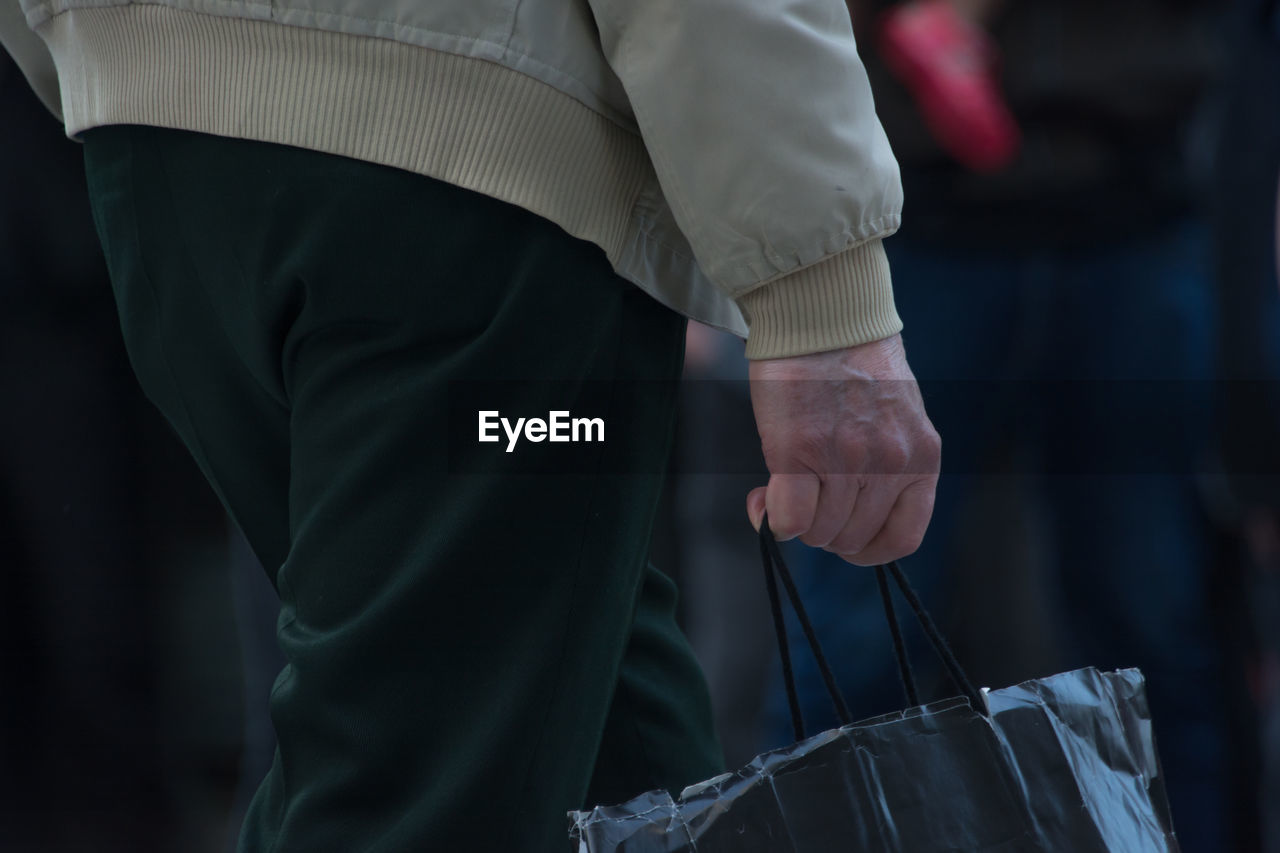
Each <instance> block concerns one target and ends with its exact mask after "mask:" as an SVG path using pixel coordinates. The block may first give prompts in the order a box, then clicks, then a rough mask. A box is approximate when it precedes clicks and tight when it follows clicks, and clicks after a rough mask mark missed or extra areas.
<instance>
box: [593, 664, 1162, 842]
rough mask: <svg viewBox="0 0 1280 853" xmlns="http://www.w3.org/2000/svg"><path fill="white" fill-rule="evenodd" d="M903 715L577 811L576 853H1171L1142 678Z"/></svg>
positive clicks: (1079, 680)
mask: <svg viewBox="0 0 1280 853" xmlns="http://www.w3.org/2000/svg"><path fill="white" fill-rule="evenodd" d="M984 695H985V698H986V700H987V703H988V707H989V710H990V717H984V716H983V715H982V714H980V713H977V712H976V711H974V710H973V709H972V708H971V707H970V704H969V701H968V700H967V699H964V698H959V699H952V700H947V701H944V702H937V703H933V704H930V705H924V706H921V707H916V708H911V709H908V710H907V711H903V712H900V713H896V714H891V715H887V716H882V717H876V718H874V719H871V720H866V721H863V722H860V723H855V724H853V725H849V726H843V727H841V728H838V729H831V730H830V731H826V732H823V733H822V734H819V735H816V736H814V737H811V738H808V739H806V740H804V741H801V742H800V743H797V744H795V745H794V746H792V747H789V748H787V749H782V750H775V751H773V752H768V753H765V754H764V755H761V756H759V757H757V758H756V759H755V760H754V761H752V762H751V763H750V764H749V765H747V767H745V768H743V769H742V770H740V771H738V772H737V773H732V774H725V775H723V776H719V777H716V778H715V779H711V780H708V781H706V782H703V783H700V784H698V785H694V786H691V787H690V788H688V789H686V790H685V791H684V792H683V794H682V795H681V797H680V799H679V800H675V801H673V800H672V799H671V797H670V796H669V795H668V794H667V793H666V792H662V791H659V792H651V793H648V794H644V795H641V796H639V797H636V798H635V799H633V800H631V801H629V802H627V803H623V804H621V805H617V806H599V807H596V808H594V809H592V810H591V811H585V812H572V813H571V817H572V819H573V826H572V829H571V835H572V836H573V838H574V839H575V840H577V842H578V844H579V851H580V853H685V851H688V853H757V851H758V853H833V851H857V853H933V852H934V851H937V852H938V853H942V851H957V852H958V851H964V852H965V853H996V851H999V853H1015V851H1053V853H1177V851H1178V845H1177V841H1176V840H1175V838H1174V835H1173V828H1172V822H1171V819H1170V816H1169V808H1168V803H1167V800H1166V798H1165V793H1164V785H1163V782H1162V780H1161V777H1160V770H1159V762H1158V760H1157V758H1156V751H1155V745H1154V741H1153V738H1152V733H1151V722H1150V713H1149V711H1148V708H1147V702H1146V695H1145V690H1144V685H1143V680H1142V674H1141V673H1140V672H1139V671H1138V670H1136V669H1127V670H1121V671H1119V672H1111V673H1101V672H1098V671H1097V670H1096V669H1092V668H1089V669H1081V670H1076V671H1074V672H1066V673H1061V674H1059V675H1055V676H1051V677H1049V678H1042V679H1036V680H1033V681H1027V682H1024V683H1022V684H1020V685H1017V686H1015V687H1009V688H1006V689H1004V690H995V691H991V692H988V693H985V694H984Z"/></svg>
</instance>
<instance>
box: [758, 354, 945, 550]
mask: <svg viewBox="0 0 1280 853" xmlns="http://www.w3.org/2000/svg"><path fill="white" fill-rule="evenodd" d="M750 378H751V404H752V407H753V408H754V409H755V416H756V426H757V428H758V429H759V431H760V441H761V443H762V444H763V448H764V459H765V463H766V464H767V465H768V466H769V473H770V477H769V484H768V486H761V487H760V488H757V489H753V490H752V491H751V493H750V494H749V495H747V514H748V516H749V517H750V518H751V523H752V524H753V525H754V526H755V527H756V528H757V529H759V527H760V519H761V517H762V516H763V514H764V512H765V510H768V512H769V526H770V527H771V528H772V529H773V532H774V534H775V535H776V536H777V537H778V539H779V540H783V539H792V538H795V537H797V536H798V537H800V539H801V541H803V542H805V543H807V544H809V545H813V546H815V547H818V548H824V549H826V550H828V551H831V552H833V553H835V554H839V555H840V556H841V557H843V558H844V559H845V560H847V561H849V562H850V563H854V564H857V565H861V566H869V565H876V564H879V563H887V562H888V561H890V560H896V559H898V558H899V557H904V556H906V555H907V554H910V553H912V552H913V551H915V550H916V548H918V547H919V546H920V540H921V539H922V538H923V537H924V532H925V528H927V527H928V526H929V517H930V516H931V515H932V514H933V498H934V489H935V488H936V486H937V483H938V467H939V464H940V461H941V454H942V443H941V440H940V439H939V438H938V433H937V431H936V430H934V428H933V424H931V423H930V422H929V418H928V416H927V415H925V412H924V402H923V400H921V397H920V389H919V387H918V386H917V385H916V380H915V376H913V375H912V373H911V368H910V367H908V366H907V358H906V354H905V352H904V351H903V348H902V339H901V338H900V337H899V336H897V335H895V336H893V337H892V338H886V339H885V340H882V341H875V342H873V343H869V344H863V345H861V346H857V347H851V348H849V349H844V350H836V351H833V352H824V353H816V354H814V355H803V356H796V357H794V358H779V359H763V360H759V361H753V362H751V366H750Z"/></svg>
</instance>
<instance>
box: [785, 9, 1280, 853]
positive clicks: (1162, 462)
mask: <svg viewBox="0 0 1280 853" xmlns="http://www.w3.org/2000/svg"><path fill="white" fill-rule="evenodd" d="M852 5H853V9H852V10H851V11H852V14H853V15H854V18H855V26H856V27H858V28H864V27H865V28H866V29H868V30H869V31H871V32H876V30H877V28H878V27H880V26H884V27H887V28H888V29H887V30H880V31H879V32H878V33H877V34H876V35H877V37H876V38H874V39H872V38H870V37H869V34H867V35H864V36H863V42H864V43H872V42H873V41H874V42H876V43H878V44H879V45H880V46H881V48H882V49H884V48H888V50H889V54H887V55H886V57H885V58H887V59H888V60H889V61H879V60H878V59H871V58H869V59H868V64H869V66H870V71H871V77H872V81H873V88H874V91H875V93H876V99H877V109H878V112H879V114H880V116H881V118H882V120H883V121H884V124H885V127H886V130H887V131H888V133H889V135H890V139H891V141H892V142H893V145H894V148H895V151H896V152H897V154H898V157H899V160H900V162H901V163H902V168H903V180H904V187H905V190H906V194H907V199H908V204H907V208H906V211H905V216H904V225H903V228H902V230H901V231H900V233H899V234H898V235H896V236H895V237H894V238H893V239H892V240H889V241H887V243H886V247H887V249H888V252H889V254H890V257H891V261H892V264H893V269H894V275H895V281H896V289H897V293H898V300H899V302H898V304H899V309H900V310H901V311H902V314H903V317H904V320H905V322H906V324H907V329H908V331H907V333H906V342H907V344H908V346H909V347H910V351H911V354H912V361H913V364H914V365H915V366H916V370H917V374H918V375H919V376H920V377H921V382H922V387H923V388H924V390H925V394H926V401H927V403H928V405H929V407H930V412H931V414H933V416H934V418H935V420H936V422H937V423H938V424H939V429H940V431H941V433H942V434H943V435H944V436H945V438H946V444H947V446H946V456H945V466H944V473H945V475H946V476H945V478H944V481H943V483H942V484H941V485H940V487H939V491H938V501H937V505H936V510H935V521H934V524H933V527H932V529H931V532H930V535H929V536H928V537H927V538H926V540H925V543H924V545H923V546H922V548H921V550H920V551H919V552H918V554H917V555H916V556H915V557H913V558H912V559H910V560H907V561H906V562H905V563H904V567H905V569H906V571H907V572H908V574H909V575H910V576H911V577H912V578H913V579H914V580H915V582H916V583H917V584H918V586H919V587H920V588H921V591H922V595H923V597H924V599H925V602H926V604H927V605H928V604H932V605H933V609H934V610H936V611H944V610H947V609H954V610H955V612H954V622H955V627H954V628H953V630H952V633H953V635H954V636H953V639H955V640H956V641H957V643H958V645H960V646H961V647H963V648H964V649H966V650H967V651H966V658H965V659H966V660H968V661H969V662H970V665H971V671H972V674H973V675H974V676H975V677H976V678H977V679H978V680H979V681H980V682H981V683H983V684H989V685H991V686H993V687H998V686H1004V685H1007V684H1010V683H1015V682H1017V681H1019V680H1022V679H1025V678H1030V677H1036V676H1043V675H1047V674H1049V673H1052V672H1056V671H1062V670H1066V669H1072V668H1076V667H1081V666H1089V665H1092V666H1097V667H1099V668H1105V669H1113V668H1117V667H1129V666H1137V667H1140V668H1141V669H1142V670H1143V672H1144V674H1145V675H1146V678H1147V684H1148V694H1149V697H1150V701H1151V706H1152V709H1153V714H1154V720H1155V731H1156V735H1157V738H1158V742H1159V747H1160V751H1161V755H1162V758H1163V761H1164V769H1165V773H1166V776H1167V783H1168V790H1169V795H1170V800H1171V803H1172V808H1173V815H1174V822H1175V826H1176V828H1177V831H1178V836H1179V839H1180V840H1181V843H1182V845H1183V849H1184V850H1185V851H1187V853H1219V851H1224V850H1228V849H1232V847H1231V844H1232V829H1233V828H1232V826H1231V820H1230V819H1229V811H1228V796H1229V794H1230V792H1231V784H1230V782H1231V780H1230V778H1229V772H1228V756H1227V732H1226V720H1227V715H1226V710H1225V707H1224V706H1225V704H1226V701H1227V700H1226V699H1225V698H1224V696H1225V691H1226V685H1225V684H1224V675H1223V650H1222V648H1221V646H1220V642H1219V639H1218V636H1217V634H1216V633H1215V630H1214V623H1213V619H1212V616H1211V611H1210V601H1211V600H1212V596H1211V595H1210V590H1209V588H1208V587H1209V583H1210V581H1209V577H1210V572H1209V569H1210V566H1211V563H1212V558H1213V551H1212V547H1211V536H1210V526H1209V523H1208V520H1207V517H1206V514H1205V511H1204V509H1203V508H1202V504H1201V500H1200V497H1199V494H1198V490H1197V483H1196V479H1195V476H1194V474H1195V472H1196V471H1197V470H1199V469H1200V468H1201V467H1202V465H1201V461H1202V457H1203V455H1204V454H1205V453H1206V452H1207V451H1208V449H1209V442H1210V436H1211V427H1212V416H1211V410H1212V400H1213V395H1212V391H1211V383H1210V382H1209V381H1207V380H1210V379H1212V377H1213V376H1214V356H1215V330H1216V325H1215V320H1214V316H1215V311H1214V308H1215V299H1214V291H1213V277H1212V256H1211V243H1210V232H1209V228H1208V225H1207V219H1206V215H1205V212H1204V208H1203V204H1202V201H1201V197H1200V195H1199V194H1198V187H1197V181H1196V167H1195V163H1196V156H1195V152H1196V145H1197V132H1196V131H1197V127H1198V125H1197V116H1198V106H1199V105H1200V103H1201V100H1202V98H1203V96H1204V95H1205V93H1206V91H1207V89H1208V87H1209V85H1210V84H1211V82H1212V81H1213V80H1214V75H1215V72H1216V68H1217V63H1218V51H1217V44H1216V41H1215V39H1216V37H1217V34H1218V33H1219V28H1218V26H1217V20H1216V14H1217V12H1218V11H1219V4H1216V3H1212V2H1193V0H1181V1H1180V2H1160V0H1124V2H1113V1H1112V0H1106V2H1103V0H1085V1H1084V2H1082V0H1042V2H1017V0H1013V2H1009V3H1004V4H999V5H998V6H995V7H993V8H989V9H987V10H985V12H983V13H982V14H984V15H985V18H982V17H981V16H980V17H979V19H978V20H977V21H972V22H970V21H967V19H965V18H963V16H958V15H957V14H954V11H955V10H954V8H953V7H950V5H949V4H940V3H924V4H921V3H913V4H906V6H904V7H901V8H895V7H886V6H884V5H883V4H857V3H855V4H852ZM939 6H946V7H947V9H943V10H941V11H942V13H943V14H941V15H940V14H939V8H938V7H939ZM922 7H924V8H925V9H926V10H932V11H931V12H930V15H932V17H928V16H926V18H925V21H926V23H928V24H929V26H917V24H918V23H919V20H918V18H913V17H911V16H912V15H914V14H918V13H919V11H920V9H921V8H922ZM948 9H950V11H948ZM886 11H887V12H888V16H887V17H885V18H879V17H878V15H880V14H881V13H884V12H886ZM904 15H905V16H906V17H905V18H904ZM939 19H940V20H941V21H942V24H939V23H938V21H939ZM948 22H950V23H948ZM978 25H981V26H982V27H983V28H985V29H986V31H987V33H988V34H989V36H986V35H974V34H973V33H972V32H971V28H973V27H975V26H978ZM988 38H989V42H990V43H989V44H987V40H988ZM921 41H923V45H922V44H921V43H920V42H921ZM930 45H936V46H937V48H938V50H940V51H944V54H943V55H940V56H934V61H932V63H931V64H925V65H921V64H918V63H917V64H915V65H912V64H910V63H905V62H904V57H907V58H910V57H912V56H914V57H919V56H926V55H928V54H929V49H928V48H929V46H930ZM975 45H977V47H975ZM945 51H950V53H945ZM975 57H979V58H980V59H981V61H975ZM955 77H958V78H960V79H959V80H958V81H957V80H956V79H953V78H955ZM947 87H950V89H948V88H947ZM948 90H950V91H960V92H968V93H969V99H968V100H967V101H964V103H968V104H971V105H975V106H974V109H975V110H976V112H977V116H976V118H975V119H974V120H973V122H972V124H973V126H972V127H966V126H965V125H964V122H963V121H962V120H961V119H963V116H961V117H960V119H957V117H956V116H955V115H951V116H944V117H942V118H939V117H938V116H936V115H935V116H930V115H929V109H930V108H931V107H930V101H929V98H930V97H934V98H935V100H936V95H937V93H938V92H939V91H948ZM974 93H977V94H974ZM933 106H935V107H936V104H934V105H933ZM1006 106H1007V110H1008V116H1009V117H1010V119H1011V121H1012V122H1013V123H1014V126H1013V127H1009V126H1008V125H1007V123H1005V122H1002V121H1001V119H1000V115H1001V110H1002V109H1003V108H1004V107H1006ZM984 111H985V112H984ZM993 116H994V118H993ZM992 128H995V129H996V130H997V131H1000V132H992ZM1001 129H1002V130H1001ZM966 134H968V135H967V136H966ZM957 138H958V139H959V140H960V141H959V142H957ZM983 144H987V145H989V146H991V148H992V150H989V151H985V152H984V151H983V150H982V148H981V146H982V145H983ZM966 146H967V147H966ZM975 148H976V149H977V150H976V151H975ZM1201 159H1202V160H1203V159H1207V158H1204V157H1201ZM1268 180H1269V179H1268ZM1002 468H1003V470H1005V471H1007V472H1009V473H1011V474H1014V475H1016V476H1012V477H984V476H983V475H984V474H991V473H993V472H996V471H999V470H1002ZM1015 481H1016V484H1017V488H1018V489H1033V490H1034V491H1032V492H1030V493H1027V492H1020V493H1019V496H1018V497H1016V498H1015V499H1014V500H1011V501H1010V500H1008V499H1004V500H1002V501H1000V502H998V503H999V504H1000V505H1001V506H1003V507H1005V509H1004V510H1002V512H1001V514H999V515H995V514H992V513H991V512H990V506H991V504H992V502H993V501H994V499H993V498H992V497H991V492H992V489H993V488H996V487H1003V485H1007V484H1008V483H1010V482H1015ZM993 483H994V484H995V486H993ZM997 490H998V489H997ZM1029 496H1030V497H1033V498H1034V500H1028V497H1029ZM974 506H981V507H983V508H984V509H983V510H982V511H980V512H979V514H976V515H975V513H974V510H973V509H972V508H973V507H974ZM1028 507H1035V508H1036V509H1035V511H1034V512H1033V511H1031V510H1029V509H1028ZM1029 531H1030V532H1029ZM1028 541H1031V543H1032V544H1033V545H1034V546H1035V547H1034V548H1033V549H1031V550H1030V551H1028V550H1027V543H1028ZM962 555H966V556H967V557H968V559H962ZM796 559H797V561H798V562H799V563H801V564H802V565H801V566H799V567H798V568H799V569H800V570H801V574H802V581H801V584H802V588H803V590H804V591H805V592H806V593H807V599H808V600H811V601H812V602H813V603H814V605H813V606H814V613H813V615H814V618H815V620H818V621H820V622H821V625H820V633H821V634H822V636H823V637H824V638H825V642H826V644H827V646H828V648H829V649H832V650H835V651H833V652H832V654H833V655H834V656H835V657H836V660H838V661H839V662H840V666H841V667H842V673H841V679H842V683H843V686H844V688H845V691H846V693H847V694H848V696H849V697H850V701H851V702H853V703H856V705H857V707H856V709H855V711H856V713H857V714H858V715H860V716H869V715H872V714H877V713H881V712H885V711H889V710H892V709H894V708H898V707H901V704H902V700H901V698H900V690H899V688H898V685H897V679H896V674H895V669H894V665H893V657H892V653H891V650H890V646H889V640H888V637H887V631H886V629H885V626H884V619H883V616H882V615H880V613H879V601H878V597H877V592H876V588H875V581H874V578H873V576H872V574H871V573H869V572H856V571H855V572H839V571H835V570H834V569H835V568H836V567H835V566H834V565H832V561H831V560H830V559H829V558H827V557H825V556H824V555H821V554H817V553H812V554H809V553H807V552H806V553H804V554H797V556H796ZM1037 567H1038V568H1039V569H1040V571H1039V572H1036V571H1033V569H1036V568H1037ZM798 642H799V641H798V640H797V643H798ZM855 650H856V652H855ZM924 654H927V653H925V652H923V651H920V653H919V654H918V655H917V660H919V661H923V660H924V657H923V655H924ZM797 657H798V663H799V664H800V675H801V677H802V679H803V681H804V683H805V685H806V687H805V697H806V699H805V702H806V711H807V713H808V714H809V715H810V716H811V717H812V719H813V720H814V724H815V726H816V725H817V723H818V721H822V722H826V723H830V722H833V720H832V717H831V710H830V703H829V700H828V699H827V698H826V694H825V691H824V690H823V687H822V684H821V682H820V679H819V677H818V674H817V672H816V671H815V669H814V667H813V666H812V663H811V662H810V661H807V660H805V659H804V657H805V656H803V655H798V656H797ZM941 692H942V693H943V694H949V693H950V690H949V689H943V690H942V691H941ZM778 693H780V691H778ZM773 716H774V718H775V725H774V731H775V732H776V734H775V736H774V738H773V743H772V744H769V745H773V746H776V745H778V744H779V743H781V742H783V741H785V740H786V739H787V737H788V736H787V734H786V733H787V731H788V729H787V724H786V715H785V708H784V707H783V705H782V703H781V702H779V703H778V704H777V708H776V712H775V713H774V715H773Z"/></svg>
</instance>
